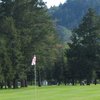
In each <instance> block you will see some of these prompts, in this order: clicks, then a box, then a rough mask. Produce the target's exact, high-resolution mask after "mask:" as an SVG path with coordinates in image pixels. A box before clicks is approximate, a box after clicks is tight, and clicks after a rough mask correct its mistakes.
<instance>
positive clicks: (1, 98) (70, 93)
mask: <svg viewBox="0 0 100 100" xmlns="http://www.w3.org/2000/svg"><path fill="white" fill-rule="evenodd" d="M0 100H100V85H96V86H95V85H90V86H45V87H37V88H36V91H35V88H34V87H32V86H31V87H28V88H22V89H10V90H9V89H7V90H0Z"/></svg>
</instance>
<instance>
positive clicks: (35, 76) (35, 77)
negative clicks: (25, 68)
mask: <svg viewBox="0 0 100 100" xmlns="http://www.w3.org/2000/svg"><path fill="white" fill-rule="evenodd" d="M36 74H37V73H36V65H34V81H35V100H36V99H37V88H36V86H37V82H36V79H37V75H36Z"/></svg>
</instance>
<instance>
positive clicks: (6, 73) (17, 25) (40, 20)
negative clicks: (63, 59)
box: [0, 0, 58, 88]
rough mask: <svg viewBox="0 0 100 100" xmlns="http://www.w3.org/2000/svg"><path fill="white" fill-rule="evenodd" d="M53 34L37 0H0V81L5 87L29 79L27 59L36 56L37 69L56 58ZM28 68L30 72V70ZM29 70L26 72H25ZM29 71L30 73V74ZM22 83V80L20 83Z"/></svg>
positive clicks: (43, 9)
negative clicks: (0, 0)
mask: <svg viewBox="0 0 100 100" xmlns="http://www.w3.org/2000/svg"><path fill="white" fill-rule="evenodd" d="M57 41H58V40H57V35H56V31H55V28H54V25H53V22H52V20H51V18H50V16H49V15H48V13H47V9H46V8H45V5H44V3H43V2H42V1H41V2H38V0H29V1H27V0H22V1H20V0H2V2H0V81H1V84H3V85H4V83H5V88H6V86H8V87H9V88H11V83H12V84H13V88H17V81H21V85H22V86H23V85H26V80H27V79H28V77H30V78H31V80H33V77H34V76H33V74H32V73H33V70H32V69H33V68H32V66H31V60H32V57H33V55H34V54H35V55H36V56H37V59H38V62H37V66H38V67H37V70H40V71H41V69H45V67H46V66H49V67H50V66H52V65H53V63H54V59H55V58H56V52H57V49H56V47H55V45H56V43H57ZM31 71H32V72H31ZM28 74H30V76H29V75H28ZM31 74H32V75H31ZM23 83H24V84H23ZM1 88H2V86H1Z"/></svg>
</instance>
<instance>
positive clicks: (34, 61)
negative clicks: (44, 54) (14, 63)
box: [31, 55, 36, 65]
mask: <svg viewBox="0 0 100 100" xmlns="http://www.w3.org/2000/svg"><path fill="white" fill-rule="evenodd" d="M31 65H36V56H35V55H34V57H33V59H32V63H31Z"/></svg>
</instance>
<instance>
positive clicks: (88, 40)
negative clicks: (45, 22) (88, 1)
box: [67, 9, 98, 84]
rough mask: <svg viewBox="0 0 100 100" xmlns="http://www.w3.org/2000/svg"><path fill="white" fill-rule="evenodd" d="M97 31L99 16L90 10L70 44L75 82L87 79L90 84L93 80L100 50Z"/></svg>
mask: <svg viewBox="0 0 100 100" xmlns="http://www.w3.org/2000/svg"><path fill="white" fill-rule="evenodd" d="M97 30H98V27H97V16H96V14H95V12H94V11H93V10H92V9H89V10H88V12H87V14H86V15H85V16H84V18H83V21H82V23H81V24H80V25H79V27H78V28H77V29H75V30H74V33H73V35H72V43H69V47H70V49H69V50H68V52H67V56H68V63H69V66H70V67H69V71H70V72H71V75H72V79H73V81H74V80H77V79H78V80H79V81H81V80H84V79H86V80H87V84H90V82H91V80H92V78H93V71H94V69H95V67H96V66H95V63H96V57H97V56H96V55H97V49H98V46H97V45H98V43H97V39H98V32H97Z"/></svg>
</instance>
